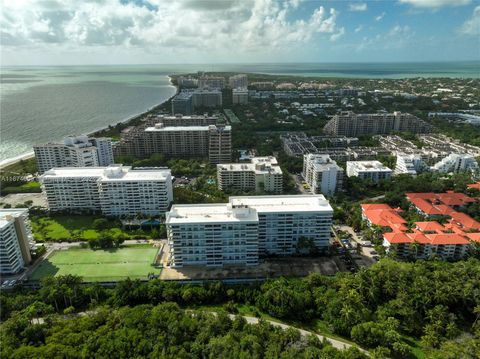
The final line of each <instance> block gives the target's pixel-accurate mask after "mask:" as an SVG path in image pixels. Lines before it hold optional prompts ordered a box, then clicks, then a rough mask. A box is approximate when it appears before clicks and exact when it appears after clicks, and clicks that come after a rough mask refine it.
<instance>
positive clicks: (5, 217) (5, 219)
mask: <svg viewBox="0 0 480 359" xmlns="http://www.w3.org/2000/svg"><path fill="white" fill-rule="evenodd" d="M27 213H28V208H8V209H0V228H3V227H4V226H5V225H7V224H8V223H10V222H11V221H12V220H13V218H16V217H19V216H22V215H24V214H27Z"/></svg>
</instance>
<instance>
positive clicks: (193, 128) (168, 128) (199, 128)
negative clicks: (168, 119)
mask: <svg viewBox="0 0 480 359" xmlns="http://www.w3.org/2000/svg"><path fill="white" fill-rule="evenodd" d="M222 127H224V128H225V130H226V131H230V130H231V129H232V127H231V126H222ZM217 128H219V126H216V125H206V126H166V127H164V126H163V125H162V124H161V123H158V124H156V125H155V126H153V127H147V128H146V129H145V132H168V131H190V132H191V131H208V130H210V129H217Z"/></svg>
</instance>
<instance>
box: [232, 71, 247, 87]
mask: <svg viewBox="0 0 480 359" xmlns="http://www.w3.org/2000/svg"><path fill="white" fill-rule="evenodd" d="M228 85H229V86H230V88H231V89H237V88H243V89H246V88H247V87H248V77H247V75H245V74H238V75H234V76H230V77H229V78H228Z"/></svg>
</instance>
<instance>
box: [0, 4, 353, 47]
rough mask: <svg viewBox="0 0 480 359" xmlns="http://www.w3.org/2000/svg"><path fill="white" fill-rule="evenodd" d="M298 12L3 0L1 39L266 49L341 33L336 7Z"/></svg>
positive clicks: (291, 8)
mask: <svg viewBox="0 0 480 359" xmlns="http://www.w3.org/2000/svg"><path fill="white" fill-rule="evenodd" d="M299 6H300V0H289V1H284V2H277V1H274V0H227V1H216V0H202V1H196V0H179V1H168V0H143V1H141V0H98V1H96V0H83V1H75V0H48V1H42V0H24V1H17V0H3V9H2V13H1V15H0V28H1V39H2V44H3V45H4V46H27V47H28V46H30V47H39V46H46V45H47V44H56V45H57V46H63V47H66V46H68V47H72V48H76V49H78V48H81V47H105V46H107V47H108V46H110V47H115V46H117V47H123V48H128V47H131V48H134V47H136V48H145V49H146V50H148V51H152V52H155V51H156V52H162V51H171V50H172V51H173V50H176V49H180V50H182V51H190V50H192V49H197V50H198V49H200V50H202V51H214V50H216V49H222V50H225V49H226V50H228V49H234V50H236V51H240V50H242V51H253V50H258V49H263V50H267V51H268V49H271V48H288V47H290V46H292V45H297V44H299V43H305V42H307V41H309V40H310V39H312V38H313V37H314V36H317V35H322V34H324V35H325V36H327V35H328V38H329V39H330V40H331V41H335V40H337V39H338V38H339V37H341V36H342V35H343V34H344V33H345V29H344V28H338V26H337V17H338V12H337V11H336V10H335V9H333V8H332V9H326V8H324V7H323V6H319V7H318V8H316V9H315V10H314V11H312V12H311V13H310V14H306V15H305V16H303V17H302V18H298V16H293V15H292V14H293V13H294V12H296V11H297V8H298V7H299ZM295 15H298V13H296V14H295ZM292 18H295V20H292Z"/></svg>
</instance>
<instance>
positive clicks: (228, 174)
mask: <svg viewBox="0 0 480 359" xmlns="http://www.w3.org/2000/svg"><path fill="white" fill-rule="evenodd" d="M217 183H218V188H219V189H220V190H222V191H223V190H226V189H237V190H240V191H255V192H267V193H282V191H283V173H282V170H281V169H280V166H279V165H278V162H277V159H276V158H275V157H273V156H267V157H253V158H252V159H251V160H250V163H226V164H218V165H217Z"/></svg>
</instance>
